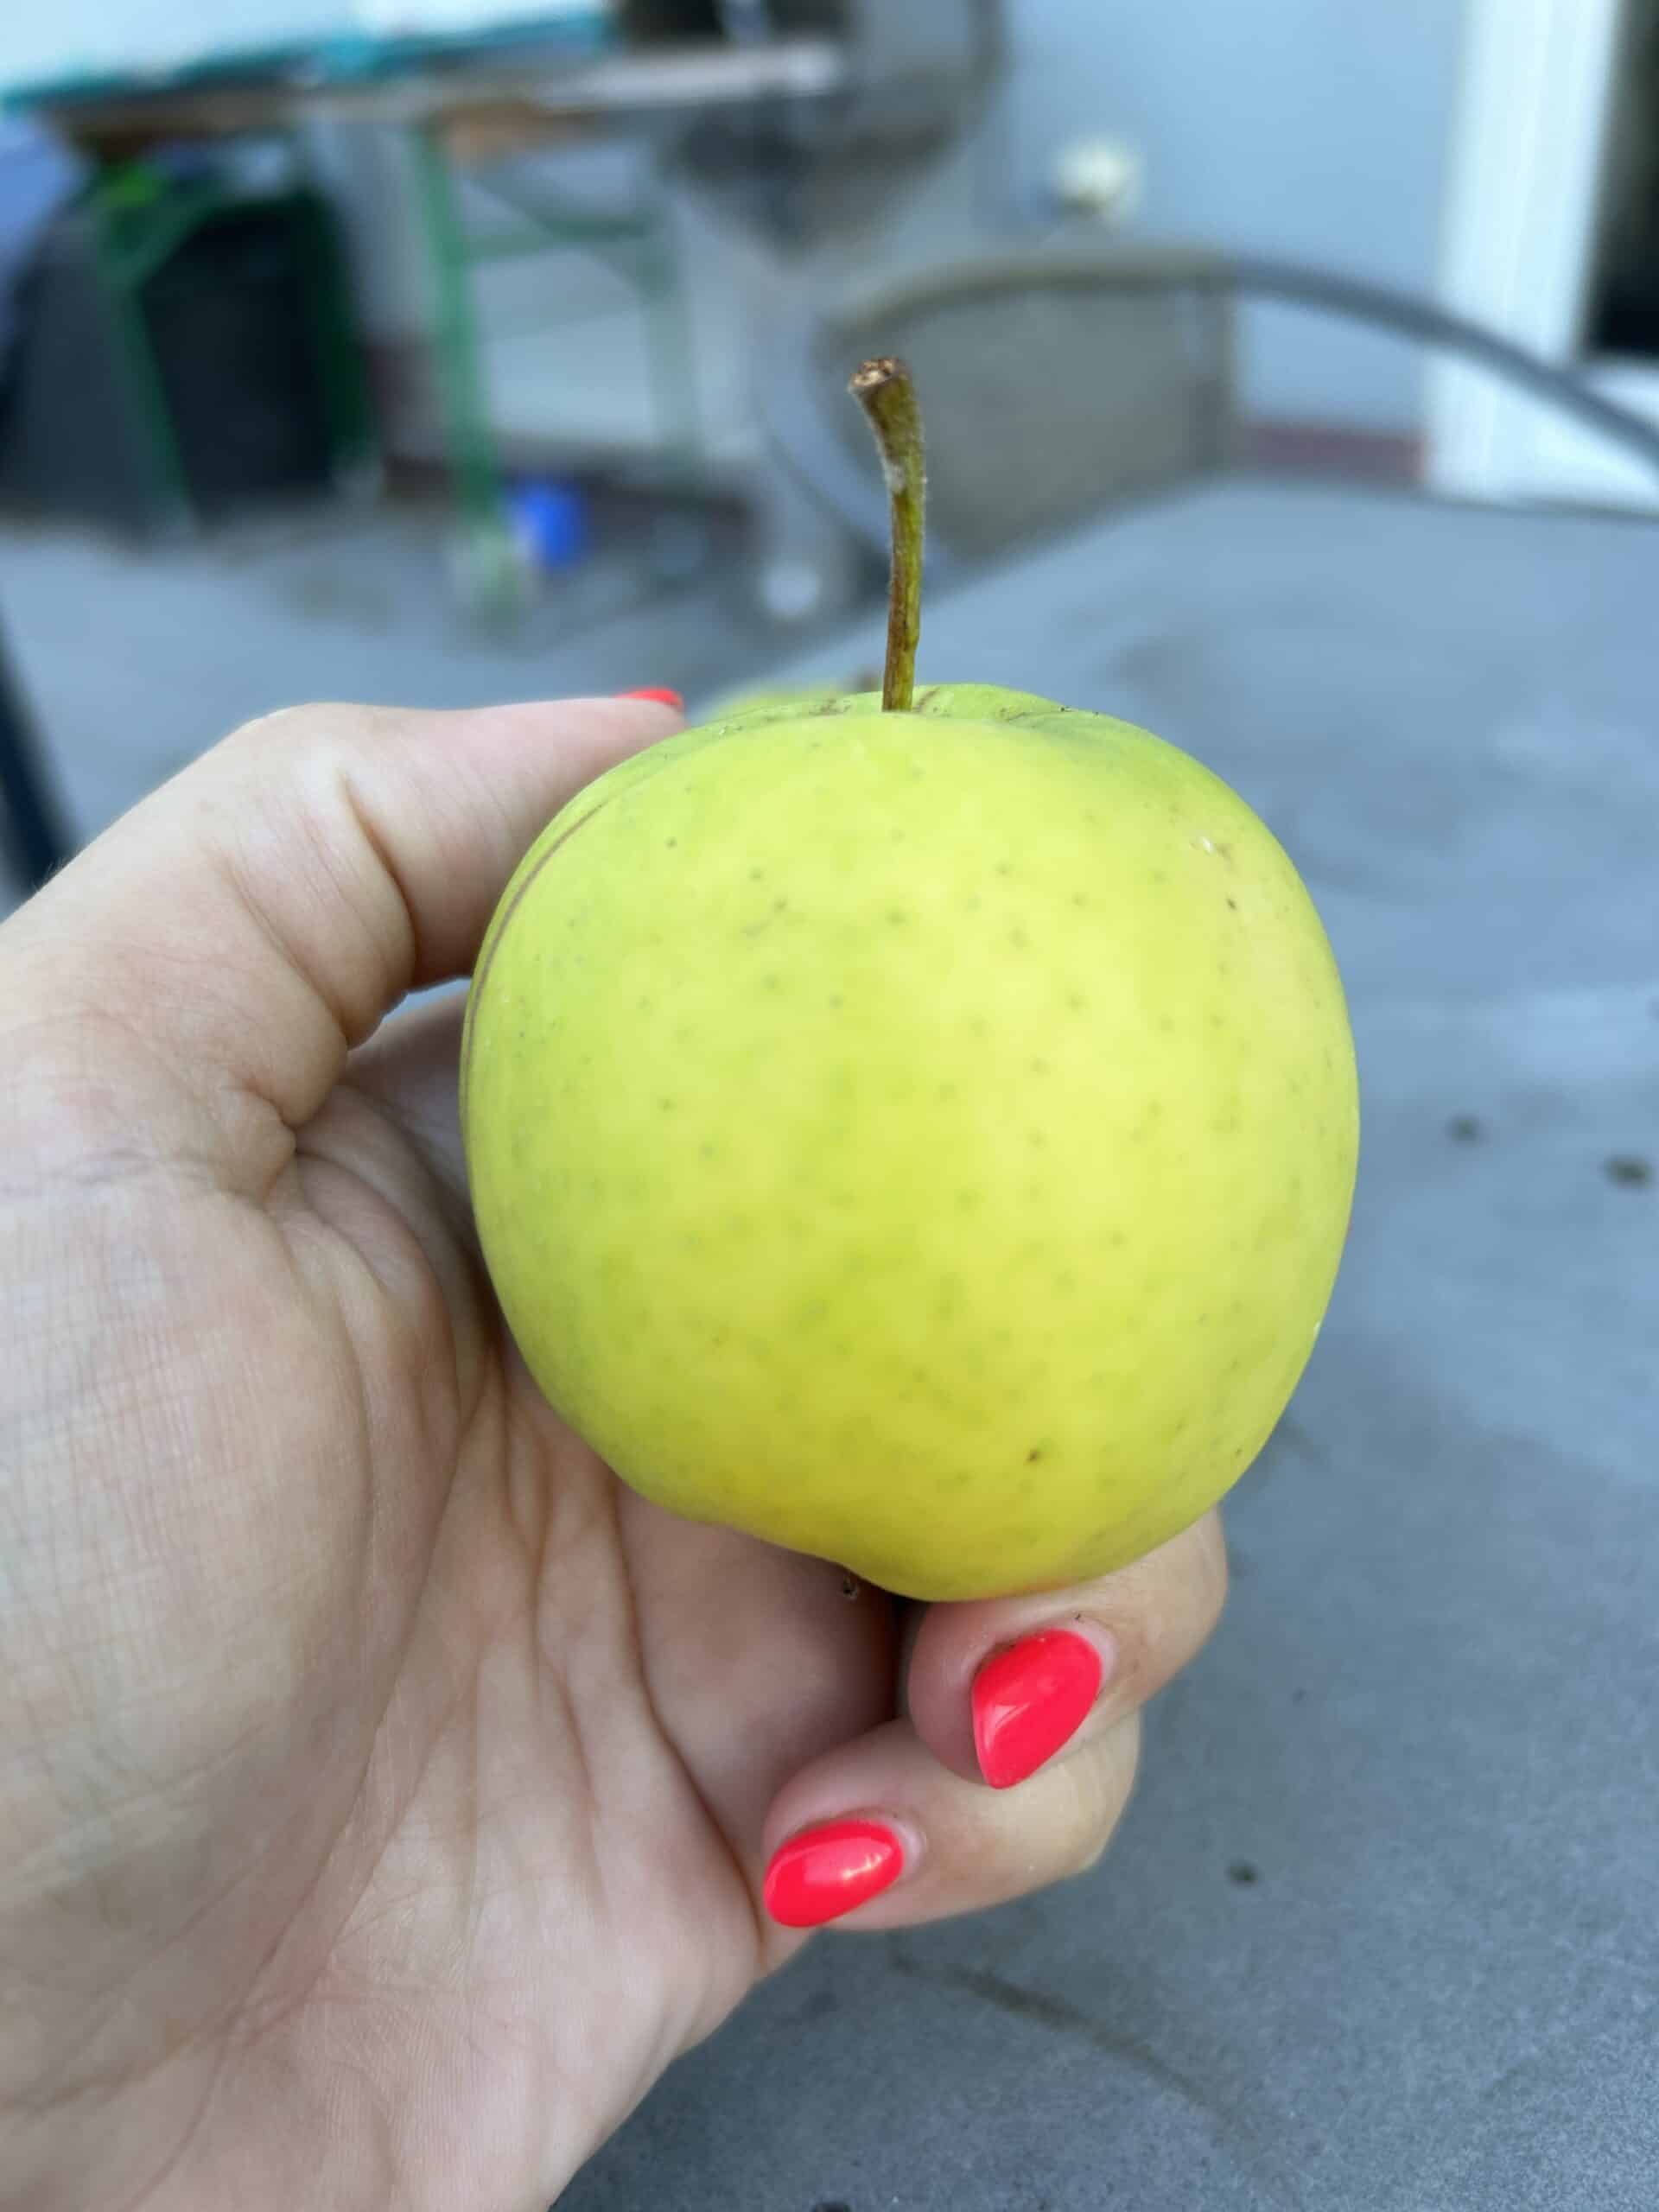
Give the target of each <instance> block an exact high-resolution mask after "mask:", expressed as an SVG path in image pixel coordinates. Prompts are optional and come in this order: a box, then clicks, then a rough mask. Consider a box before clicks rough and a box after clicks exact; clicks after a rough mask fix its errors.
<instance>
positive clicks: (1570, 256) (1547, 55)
mask: <svg viewBox="0 0 1659 2212" xmlns="http://www.w3.org/2000/svg"><path fill="white" fill-rule="evenodd" d="M1465 7H1466V17H1465V45H1464V55H1463V68H1462V81H1461V87H1460V91H1459V100H1458V105H1457V111H1456V119H1455V123H1454V135H1453V141H1452V161H1451V166H1450V181H1449V188H1448V192H1447V202H1446V226H1445V232H1444V236H1443V239H1442V246H1441V255H1440V293H1441V296H1442V298H1443V300H1444V301H1445V302H1446V305H1447V306H1448V307H1450V308H1454V309H1456V310H1458V311H1459V312H1460V313H1462V314H1465V315H1470V316H1471V317H1472V318H1473V319H1474V320H1476V321H1481V322H1484V323H1487V324H1490V325H1491V327H1494V328H1495V329H1497V330H1499V331H1502V332H1503V334H1504V335H1505V336H1506V337H1510V338H1513V339H1516V340H1518V341H1519V342H1520V343H1521V344H1522V345H1527V346H1532V347H1533V348H1534V349H1535V350H1536V351H1537V352H1539V353H1544V354H1546V355H1548V357H1549V358H1550V359H1554V360H1559V361H1562V362H1570V363H1574V364H1576V365H1579V366H1580V368H1582V369H1584V370H1585V371H1586V373H1587V374H1588V375H1589V377H1590V378H1591V380H1592V382H1593V383H1594V384H1595V385H1596V386H1597V388H1598V389H1599V390H1601V391H1605V392H1606V394H1607V395H1608V397H1610V398H1618V399H1620V400H1623V401H1624V402H1625V403H1626V404H1630V405H1633V406H1635V407H1636V408H1637V409H1638V410H1640V411H1641V412H1642V413H1643V414H1647V415H1650V416H1653V417H1654V419H1655V420H1656V421H1659V363H1655V364H1654V365H1653V366H1652V367H1651V368H1649V367H1647V366H1646V365H1643V364H1640V363H1637V362H1633V361H1624V362H1606V361H1588V362H1586V360H1584V359H1583V358H1582V355H1581V353H1580V331H1581V327H1582V317H1583V313H1584V308H1585V291H1586V283H1587V281H1588V278H1589V275H1590V263H1591V257H1592V251H1593V246H1594V241H1595V234H1596V223H1597V217H1598V213H1599V200H1600V191H1601V175H1602V165H1603V156H1604V150H1605V127H1606V123H1607V118H1608V115H1609V112H1610V109H1611V92H1612V87H1613V72H1614V70H1615V68H1616V67H1618V55H1619V52H1620V47H1621V35H1622V30H1623V21H1624V4H1623V0H1465ZM1425 429H1426V432H1427V475H1428V480H1429V481H1430V482H1431V483H1432V484H1433V486H1435V487H1436V488H1437V489H1440V490H1443V491H1446V492H1448V493H1455V494H1458V495H1460V496H1472V497H1478V498H1486V499H1505V498H1516V497H1536V496H1540V495H1543V496H1558V497H1566V498H1589V499H1613V500H1617V501H1621V502H1623V501H1630V502H1631V503H1635V504H1640V505H1653V504H1654V503H1655V500H1656V497H1659V493H1656V486H1655V482H1654V478H1653V475H1652V473H1651V471H1650V470H1648V469H1645V468H1643V467H1642V465H1641V464H1640V463H1639V462H1637V461H1633V460H1631V459H1630V458H1628V457H1626V456H1624V454H1620V453H1618V451H1617V450H1615V449H1614V448H1611V446H1610V445H1609V444H1608V443H1607V442H1606V441H1605V440H1603V439H1599V438H1598V437H1597V436H1596V435H1595V433H1594V432H1593V431H1592V430H1590V429H1587V428H1585V427H1584V426H1582V425H1580V424H1577V423H1570V422H1567V421H1566V420H1564V419H1563V418H1562V417H1561V416H1560V415H1559V414H1556V413H1554V412H1553V411H1552V410H1550V409H1549V408H1548V404H1542V403H1540V402H1538V401H1536V400H1533V399H1529V398H1526V397H1522V395H1521V394H1519V393H1517V392H1514V391H1510V390H1509V389H1508V388H1507V387H1506V386H1504V385H1501V384H1500V383H1498V382H1497V380H1496V379H1495V378H1493V377H1491V375H1490V374H1488V373H1487V372H1484V371H1482V370H1480V369H1478V368H1475V367H1473V366H1471V365H1470V364H1468V363H1466V362H1463V361H1460V360H1458V359H1455V358H1446V357H1441V358H1440V359H1436V360H1435V361H1434V362H1433V364H1431V366H1430V369H1429V372H1428V378H1427V392H1426V404H1425Z"/></svg>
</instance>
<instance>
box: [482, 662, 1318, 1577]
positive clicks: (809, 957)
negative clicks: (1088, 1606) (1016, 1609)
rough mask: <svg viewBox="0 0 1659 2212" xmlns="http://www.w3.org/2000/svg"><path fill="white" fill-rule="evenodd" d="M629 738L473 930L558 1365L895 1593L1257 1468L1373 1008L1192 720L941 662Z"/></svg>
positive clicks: (496, 1261)
mask: <svg viewBox="0 0 1659 2212" xmlns="http://www.w3.org/2000/svg"><path fill="white" fill-rule="evenodd" d="M878 705H879V702H876V701H875V700H874V699H873V698H871V697H849V698H843V699H840V700H836V701H834V702H831V703H830V704H829V706H828V707H827V708H826V706H825V705H824V703H823V702H822V700H808V701H805V702H802V703H801V705H800V707H799V708H798V710H796V711H794V712H792V713H791V711H789V710H788V709H784V710H782V711H781V712H780V710H779V708H778V707H777V706H776V705H775V704H773V705H772V706H771V707H767V708H762V709H758V710H756V711H754V712H752V713H750V714H748V715H734V716H732V717H729V718H728V719H726V720H724V721H717V722H715V723H712V724H709V725H707V726H705V727H703V728H700V729H694V730H688V731H686V732H683V734H680V735H678V736H677V737H674V738H671V739H669V740H667V741H664V743H662V744H659V745H658V746H656V747H652V748H651V749H650V750H649V751H647V752H645V753H640V754H639V755H637V756H635V757H634V758H633V759H632V760H628V761H626V762H625V763H623V764H622V765H621V766H620V767H618V768H615V769H613V770H612V771H611V772H609V773H608V774H607V775H606V776H603V777H601V779H599V780H598V781H597V782H595V783H594V784H592V785H589V786H588V788H587V789H586V790H585V791H582V793H581V794H579V795H578V797H577V798H575V799H574V800H573V801H572V802H571V803H570V804H569V805H568V806H567V807H566V808H564V809H563V811H562V812H561V813H560V815H559V816H558V817H556V820H554V821H553V822H552V823H550V824H549V826H548V828H547V829H546V830H545V831H544V833H543V836H541V838H540V839H539V840H538V841H537V844H536V845H535V846H534V848H533V849H531V852H530V854H529V855H527V856H526V858H525V860H524V863H523V865H522V866H521V867H520V868H519V869H518V873H517V874H516V875H515V877H514V879H513V880H512V884H511V886H510V887H509V888H508V890H507V892H506V893H505V897H504V898H503V899H502V902H501V905H500V906H499V910H498V912H497V915H496V918H495V919H494V921H493V924H492V925H491V929H490V931H489V934H488V936H487V938H486V942H485V945H484V948H483V950H482V953H481V955H480V960H479V964H478V968H477V970H476V973H475V976H474V985H473V990H472V994H471V997H470V1001H469V1005H468V1013H467V1033H466V1039H465V1044H464V1047H463V1067H462V1116H463V1128H464V1133H465V1139H466V1145H467V1160H468V1166H469V1173H470V1177H471V1183H472V1192H473V1200H474V1208H475V1211H476V1214H477V1219H478V1224H479V1230H480V1236H481V1238H482V1243H483V1249H484V1253H485V1256H486V1263H487V1266H488V1268H489V1272H490V1274H491V1277H492V1279H493V1282H494V1284H495V1287H496V1289H497V1291H498V1294H499V1297H500V1300H501V1302H502V1305H503V1307H504V1309H505V1313H506V1317H507V1319H508V1322H509V1323H510V1325H511V1326H512V1331H513V1333H514V1336H515V1337H516V1338H517V1340H518V1344H519V1346H520V1348H521V1350H522V1351H523V1353H524V1358H525V1360H526V1361H527V1363H528V1364H529V1367H530V1369H531V1373H532V1374H533V1376H535V1378H536V1380H537V1383H539V1384H540V1386H541V1388H542V1389H543V1391H544V1392H545V1394H546V1395H547V1396H548V1397H549V1398H550V1400H551V1401H552V1402H553V1403H554V1405H555V1406H556V1407H557V1408H559V1409H560V1410H561V1411H562V1412H563V1414H564V1415H565V1416H566V1417H567V1419H568V1420H569V1421H570V1422H571V1424H572V1425H573V1426H574V1427H575V1429H576V1430H577V1431H578V1433H580V1434H581V1435H582V1436H583V1437H584V1438H585V1439H586V1440H587V1441H588V1443H589V1444H590V1445H592V1446H594V1449H595V1450H596V1451H598V1452H600V1453H601V1455H602V1456H603V1457H604V1458H605V1459H607V1460H608V1461H609V1463H610V1465H612V1466H613V1468H614V1469H615V1470H616V1471H617V1472H618V1474H620V1476H621V1477H622V1478H623V1479H624V1480H625V1481H626V1482H627V1483H628V1484H631V1485H632V1487H633V1488H635V1489H636V1490H638V1491H641V1492H642V1493H643V1494H644V1495H645V1497H650V1498H652V1499H654V1500H656V1501H657V1502H658V1503H660V1504H662V1505H664V1506H665V1507H667V1508H669V1509H671V1510H672V1511H674V1512H676V1513H678V1514H682V1515H684V1516H689V1517H690V1518H692V1519H696V1520H701V1521H713V1522H721V1523H724V1524H726V1525H728V1526H731V1527H734V1528H739V1529H746V1530H747V1531H749V1532H750V1533H752V1534H753V1535H757V1536H760V1537H763V1538H766V1539H767V1540H769V1541H772V1542H774V1543H778V1544H781V1545H785V1546H788V1547H790V1548H793V1549H796V1550H798V1551H803V1552H807V1553H811V1554H819V1555H822V1556H823V1557H825V1558H828V1559H830V1560H836V1561H837V1562H839V1563H841V1564H842V1565H843V1566H845V1567H849V1568H850V1569H851V1570H852V1571H853V1572H854V1573H857V1574H859V1575H861V1576H863V1577H865V1578H866V1579H868V1580H871V1581H873V1582H876V1583H879V1584H881V1585H883V1586H885V1587H887V1588H888V1589H890V1590H893V1591H896V1592H902V1593H904V1594H906V1595H907V1596H910V1597H914V1598H919V1599H964V1598H976V1597H983V1596H988V1595H994V1594H996V1595H1002V1594H1011V1593H1014V1592H1022V1591H1029V1590H1038V1589H1047V1588H1053V1587H1057V1586H1061V1585H1064V1584H1066V1583H1071V1582H1074V1581H1078V1580H1084V1579H1087V1578H1090V1577H1092V1576H1095V1575H1097V1574H1100V1573H1105V1572H1107V1571H1109V1570H1110V1569H1112V1568H1115V1567H1120V1566H1122V1565H1123V1564H1124V1563H1126V1562H1127V1561H1128V1560H1133V1559H1135V1558H1137V1557H1139V1556H1140V1555H1141V1554H1143V1553H1145V1552H1147V1551H1148V1550H1150V1549H1151V1548H1153V1547H1154V1545H1157V1544H1159V1543H1160V1542H1162V1541H1165V1540H1166V1538H1168V1537H1170V1536H1172V1535H1175V1534H1176V1533H1177V1532H1178V1531H1179V1529H1183V1528H1185V1527H1186V1526H1187V1525H1188V1524H1189V1523H1190V1522H1192V1521H1194V1520H1196V1519H1197V1518H1198V1516H1199V1515H1200V1514H1202V1513H1203V1512H1204V1511H1205V1509H1206V1508H1207V1507H1209V1506H1210V1505H1211V1504H1213V1503H1215V1501H1216V1500H1217V1498H1219V1497H1221V1496H1222V1495H1223V1494H1224V1492H1225V1491H1227V1489H1228V1488H1229V1487H1230V1484H1232V1483H1234V1482H1235V1481H1236V1479H1237V1478H1238V1477H1239V1476H1240V1475H1241V1474H1242V1473H1243V1471H1244V1469H1245V1468H1246V1467H1247V1466H1248V1465H1249V1463H1250V1461H1251V1460H1252V1459H1254V1457H1255V1454H1256V1452H1258V1451H1259V1450H1260V1448H1261V1446H1262V1443H1263V1442H1264V1441H1265V1440H1266V1439H1267V1437H1268V1433H1269V1432H1270V1431H1271V1429H1272V1428H1273V1427H1274V1423H1275V1422H1276V1421H1277V1420H1278V1418H1279V1415H1280V1414H1281V1412H1282V1410H1283V1408H1284V1407H1285V1404H1286V1402H1287V1400H1288V1398H1289V1396H1290V1394H1291V1391H1292V1389H1294V1386H1295V1383H1296V1382H1297V1379H1298V1377H1299V1376H1300V1374H1301V1372H1302V1370H1303V1367H1304V1365H1305V1363H1306V1360H1307V1357H1308V1355H1309V1352H1310V1351H1311V1350H1312V1348H1313V1341H1314V1338H1315V1337H1316V1335H1317V1333H1318V1331H1319V1324H1320V1321H1321V1319H1322V1318H1323V1316H1324V1313H1325V1306H1326V1304H1327V1301H1328V1300H1329V1297H1330V1293H1331V1289H1332V1282H1333V1281H1334V1278H1335V1275H1336V1271H1337V1266H1338V1259H1339V1257H1340V1255H1341V1250H1342V1245H1343V1241H1344V1235H1345V1233H1346V1228H1347V1223H1348V1217H1349V1210H1350V1205H1351V1196H1352V1190H1353V1182H1354V1172H1355V1162H1356V1155H1357V1139H1358V1106H1357V1086H1356V1079H1355V1069H1354V1058H1353V1047H1352V1040H1351V1034H1350V1030H1349V1025H1348V1018H1347V1013H1346V1009H1345V1007H1344V999H1343V993H1342V988H1341V983H1340V981H1339V979H1338V974H1337V969H1336V966H1335V963H1334V962H1333V960H1332V954H1331V950H1330V948H1329V945H1328V944H1327V942H1326V939H1325V932H1324V931H1323V929H1322V927H1321V925H1320V923H1319V918H1318V916H1317V914H1316V913H1315V912H1314V909H1313V904H1312V902H1311V900H1310V899H1309V898H1308V896H1307V893H1306V890H1305V889H1304V887H1303V886H1302V883H1301V881H1300V878H1299V877H1298V875H1297V874H1296V872H1295V870H1294V868H1293V867H1292V865H1291V863H1290V861H1289V860H1288V859H1287V857H1286V855H1285V854H1284V853H1283V851H1282V850H1281V848H1280V847H1279V845H1278V844H1277V843H1276V842H1274V839H1273V837H1272V836H1270V835H1269V833H1268V830H1267V829H1266V828H1265V827H1264V826H1263V824H1262V823H1261V822H1260V821H1259V820H1258V818H1257V817H1255V815H1254V814H1253V813H1252V812H1251V811H1250V810H1249V808H1248V807H1247V806H1246V805H1245V804H1244V803H1243V800H1242V799H1240V798H1238V797H1237V796H1236V794H1235V793H1234V792H1232V791H1230V790H1229V789H1228V787H1227V786H1226V785H1224V784H1223V783H1221V782H1219V781H1218V780H1217V778H1215V777H1214V776H1213V775H1211V773H1210V772H1209V771H1208V770H1207V769H1205V768H1204V767H1202V766H1200V765H1199V764H1198V762H1197V761H1195V760H1192V758H1190V757H1189V756H1188V755H1186V754H1185V753H1180V752H1179V751H1177V750H1176V749H1175V748H1174V747H1171V746H1168V745H1166V744H1165V743H1163V742H1162V741H1160V740H1159V739H1158V738H1155V737H1153V736H1151V735H1150V734H1148V733H1147V732H1146V731H1144V730H1140V729H1136V728H1134V727H1132V726H1131V725H1129V724H1128V723H1125V722H1122V721H1114V720H1113V719H1112V718H1111V717H1109V716H1108V715H1096V714H1089V713H1083V712H1078V711H1075V710H1071V709H1065V708H1062V707H1057V706H1055V705H1053V704H1052V702H1048V701H1046V700H1043V699H1039V698H1036V697H1034V696H1031V695H1028V694H1021V693H1013V692H1007V691H1001V690H993V689H991V688H989V687H986V686H979V685H968V684H958V685H936V686H933V687H931V688H930V689H927V690H924V691H921V692H919V693H918V696H917V700H916V705H915V709H914V710H913V711H912V712H910V713H906V714H894V713H889V714H883V713H881V712H880V711H878Z"/></svg>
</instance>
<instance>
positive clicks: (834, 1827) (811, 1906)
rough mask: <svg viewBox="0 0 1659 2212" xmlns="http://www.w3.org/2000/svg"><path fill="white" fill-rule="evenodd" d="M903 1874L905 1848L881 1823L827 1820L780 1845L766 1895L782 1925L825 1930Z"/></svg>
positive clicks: (769, 1908)
mask: <svg viewBox="0 0 1659 2212" xmlns="http://www.w3.org/2000/svg"><path fill="white" fill-rule="evenodd" d="M904 1871H905V1853H904V1847H903V1846H902V1845H901V1844H900V1842H899V1839H898V1837H897V1836H896V1835H895V1834H893V1830H892V1829H891V1828H890V1827H884V1826H883V1825H882V1823H881V1822H880V1821H825V1822H824V1823H823V1827H816V1828H807V1829H805V1830H804V1832H803V1833H802V1834H799V1835H796V1836H791V1838H790V1840H789V1841H788V1842H787V1843H785V1844H780V1845H779V1847H778V1849H777V1850H776V1851H775V1852H774V1853H772V1864H771V1866H768V1867H767V1869H766V1882H765V1885H764V1886H763V1888H762V1890H761V1895H762V1897H763V1898H764V1899H765V1901H766V1910H767V1911H768V1912H769V1913H770V1914H771V1915H772V1918H773V1919H774V1920H775V1921H777V1922H778V1923H779V1925H780V1926H781V1927H784V1928H821V1927H822V1926H823V1923H824V1922H825V1921H826V1920H839V1919H840V1917H841V1916H842V1913H843V1912H850V1911H851V1910H853V1907H854V1906H855V1905H860V1904H868V1902H869V1900H870V1898H872V1897H880V1894H881V1892H882V1891H883V1890H885V1889H887V1888H888V1887H889V1886H890V1885H892V1884H893V1883H894V1882H896V1881H897V1880H898V1878H899V1875H900V1874H902V1873H903V1872H904Z"/></svg>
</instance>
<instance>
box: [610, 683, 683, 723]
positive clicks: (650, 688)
mask: <svg viewBox="0 0 1659 2212" xmlns="http://www.w3.org/2000/svg"><path fill="white" fill-rule="evenodd" d="M616 696H617V697H618V698H619V699H654V700H655V701H656V702H657V703H658V706H659V707H672V708H673V709H674V711H675V713H676V714H677V715H683V713H684V712H685V702H684V700H683V699H682V698H681V696H680V695H679V693H678V692H677V691H671V690H669V688H668V686H667V684H665V683H648V684H646V685H645V689H644V690H642V691H619V692H618V693H617V695H616Z"/></svg>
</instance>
